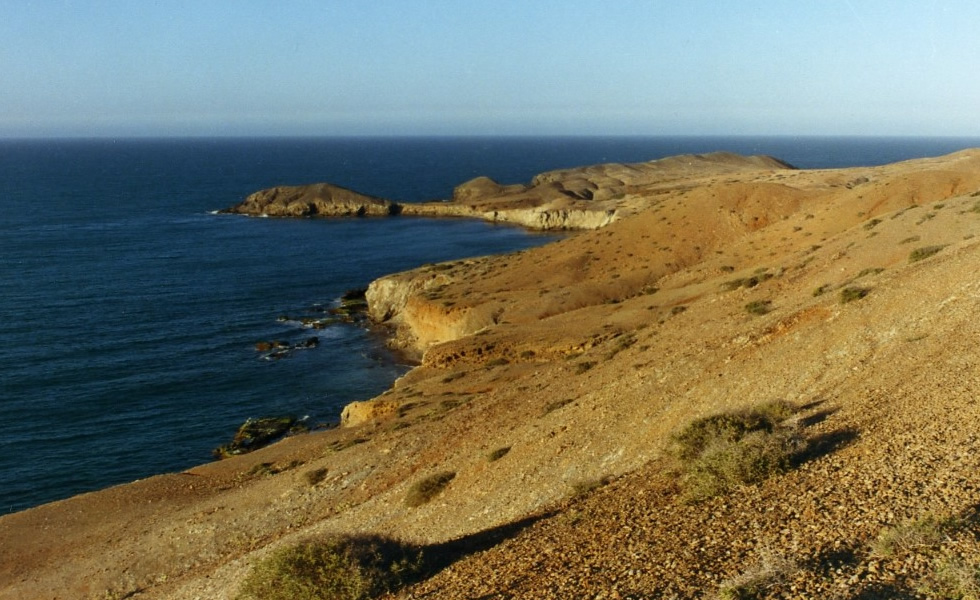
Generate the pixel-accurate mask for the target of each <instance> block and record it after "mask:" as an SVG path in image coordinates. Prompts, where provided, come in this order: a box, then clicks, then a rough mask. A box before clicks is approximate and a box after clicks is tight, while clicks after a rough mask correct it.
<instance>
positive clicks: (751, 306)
mask: <svg viewBox="0 0 980 600" xmlns="http://www.w3.org/2000/svg"><path fill="white" fill-rule="evenodd" d="M771 310H772V300H755V301H752V302H749V303H748V304H746V305H745V312H747V313H749V314H750V315H764V314H766V313H768V312H769V311H771Z"/></svg>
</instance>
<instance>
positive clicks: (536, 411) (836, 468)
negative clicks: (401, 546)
mask: <svg viewBox="0 0 980 600" xmlns="http://www.w3.org/2000/svg"><path fill="white" fill-rule="evenodd" d="M725 163H726V165H727V166H726V167H725V168H724V169H718V168H717V165H715V166H710V165H704V164H702V165H692V164H691V163H690V161H675V163H674V164H673V166H672V167H671V166H670V165H662V166H663V167H664V168H663V172H662V173H660V174H659V176H658V177H659V179H653V180H650V181H647V182H646V183H643V184H642V185H635V186H634V187H632V188H630V190H629V193H628V194H626V195H624V197H623V198H622V201H623V202H624V203H629V207H630V214H629V215H626V216H624V217H623V218H621V219H620V220H618V221H616V222H615V223H613V224H611V225H609V226H607V227H604V228H602V229H599V230H596V231H588V232H583V233H579V234H576V235H574V236H571V237H569V238H567V239H565V240H563V241H561V242H558V243H555V244H551V245H549V246H545V247H543V248H538V249H534V250H528V251H524V252H520V253H517V254H513V255H508V256H503V257H492V258H485V259H475V260H470V261H460V262H457V263H451V264H448V265H440V266H436V267H426V268H424V269H420V270H418V271H415V272H411V273H408V274H402V275H397V276H395V277H393V278H392V279H391V280H390V282H389V284H388V288H387V291H386V292H385V294H387V295H384V294H382V295H381V296H380V297H379V298H380V300H379V301H383V300H384V299H387V300H389V301H391V304H390V306H389V307H388V309H386V310H385V311H383V312H384V313H385V316H389V317H392V323H393V324H394V325H397V327H398V328H399V333H398V338H399V339H400V340H401V342H402V343H403V344H405V345H407V346H409V347H413V348H415V349H417V350H418V351H420V352H422V351H424V358H423V361H422V366H420V367H419V368H417V369H415V370H414V371H412V372H411V373H409V374H408V375H407V376H405V377H404V378H403V379H401V380H400V381H399V382H398V383H397V384H396V386H395V387H394V388H393V389H392V390H391V391H389V392H388V393H386V394H385V395H383V396H382V397H381V398H380V399H379V401H378V404H379V413H381V414H385V415H386V416H385V417H384V418H381V419H378V420H374V421H370V422H367V423H365V424H362V425H359V426H357V427H351V428H346V429H341V430H336V431H328V432H321V433H316V434H310V435H306V436H301V437H296V438H290V439H288V440H286V441H284V442H282V443H280V444H277V445H275V446H273V447H270V448H268V449H266V450H263V451H260V452H257V453H254V454H251V455H246V456H243V457H239V458H236V459H232V460H228V461H223V462H221V463H215V464H211V465H204V466H201V467H198V468H195V469H192V470H190V471H188V472H186V473H180V474H173V475H167V476H162V477H156V478H151V479H148V480H145V481H141V482H137V483H134V484H131V485H128V486H120V487H117V488H113V489H110V490H106V491H103V492H99V493H96V494H88V495H84V496H80V497H77V498H73V499H70V500H67V501H64V502H59V503H54V504H51V505H46V506H43V507H39V508H37V509H33V510H29V511H24V512H22V513H18V514H14V515H9V516H5V517H2V518H0V540H2V548H3V550H2V552H3V560H2V561H0V598H88V597H91V598H104V597H107V596H108V597H131V598H230V597H233V596H234V594H235V590H236V586H237V583H238V582H239V581H240V580H241V578H242V577H243V576H244V574H245V573H246V572H247V570H248V568H249V565H250V564H252V563H253V562H254V561H255V560H257V559H258V558H260V557H261V556H263V555H264V554H265V553H266V552H268V551H269V549H271V548H274V547H277V546H278V545H280V544H285V543H290V542H292V541H295V540H297V539H302V538H303V537H306V536H311V535H319V534H323V533H326V532H338V531H340V532H351V531H365V532H377V533H384V534H390V535H394V536H397V537H400V538H403V539H406V540H409V541H413V542H418V543H422V544H439V543H442V542H446V541H447V540H452V539H455V538H461V537H463V538H464V539H465V542H466V543H465V544H463V545H460V546H458V547H457V549H462V548H465V549H466V550H465V551H464V550H460V551H459V556H458V558H459V560H458V561H457V562H455V563H454V564H452V565H451V566H449V567H448V568H446V569H444V570H443V571H441V572H439V573H437V574H435V575H434V576H433V577H432V578H431V579H429V580H428V581H425V582H422V583H420V584H418V585H417V586H415V588H413V589H410V590H407V591H406V592H405V593H404V595H405V596H406V597H416V598H423V597H424V598H574V597H609V598H616V597H621V598H641V597H642V598H659V597H680V598H688V597H703V596H710V595H712V594H714V593H715V592H716V591H717V590H718V588H719V585H720V584H721V583H722V581H724V580H725V579H727V578H731V577H734V576H736V575H738V574H739V573H742V572H745V571H747V570H751V569H752V568H753V567H754V566H755V565H757V564H759V563H760V562H768V563H770V564H776V563H779V564H784V563H789V562H792V563H795V564H796V568H794V569H786V570H785V571H786V573H787V575H786V577H785V582H783V583H781V584H780V585H778V586H776V587H773V588H772V589H771V590H769V591H768V592H767V593H769V594H770V595H772V596H773V597H807V598H826V597H840V598H872V597H882V598H894V597H916V594H917V593H918V592H917V591H916V590H917V589H919V588H920V587H921V586H922V585H923V582H925V581H927V580H928V578H929V577H930V574H931V573H933V572H934V571H935V569H936V565H938V564H941V563H943V561H945V563H943V564H953V563H957V561H960V562H966V563H969V564H974V565H976V564H980V545H978V542H977V539H978V537H980V536H978V534H980V522H978V521H977V518H976V514H975V513H976V508H977V507H978V506H980V505H978V503H980V495H978V494H980V471H978V466H980V464H978V462H980V454H978V452H977V450H978V434H977V433H976V430H977V423H978V421H977V417H978V416H980V414H978V412H980V407H978V405H977V402H976V398H977V392H978V389H977V388H978V387H980V377H978V373H980V364H978V362H980V358H978V354H977V351H976V340H977V339H980V337H978V336H980V324H978V322H977V319H976V318H975V315H976V314H978V311H980V282H978V280H977V278H976V267H975V265H976V264H978V261H980V241H978V238H975V237H974V236H975V235H976V234H977V233H980V212H978V211H980V209H977V208H975V207H976V206H977V203H978V198H977V197H974V195H973V194H975V193H977V192H978V190H980V151H965V152H961V153H957V154H953V155H950V156H947V157H941V158H936V159H928V160H918V161H909V162H906V163H899V164H895V165H888V166H884V167H877V168H858V169H846V170H835V171H796V170H789V169H783V168H778V166H777V165H773V164H771V163H767V164H764V165H762V166H761V167H760V165H759V164H758V163H755V164H753V163H752V161H742V160H740V159H738V158H737V157H727V158H726V159H725ZM607 171H608V169H607ZM565 177H566V178H567V177H568V175H567V174H566V175H565ZM620 179H621V178H620ZM624 206H625V204H624ZM624 210H625V209H624ZM933 245H939V246H942V247H943V248H942V250H941V251H939V252H938V253H937V254H935V255H934V256H931V257H930V258H927V259H925V260H922V261H917V262H910V261H909V255H910V253H911V252H912V251H913V250H914V249H916V248H921V247H926V246H933ZM751 277H755V278H756V279H757V280H758V284H757V285H754V286H752V287H745V286H740V287H735V286H734V285H733V284H732V282H734V281H735V280H738V279H742V280H746V279H749V278H751ZM413 282H416V283H418V282H422V283H421V284H418V285H414V287H413ZM428 282H434V283H428ZM848 285H850V286H860V287H863V288H866V289H867V290H868V291H869V293H868V295H867V296H866V297H865V298H863V299H861V300H858V301H855V302H851V303H847V304H842V303H841V302H840V300H839V293H840V290H841V288H843V287H845V286H848ZM404 289H410V290H412V291H411V292H410V293H408V294H403V295H402V296H404V297H402V296H399V295H398V293H397V292H398V290H404ZM818 289H821V290H822V293H819V294H815V291H816V290H818ZM762 300H767V301H770V302H771V309H772V310H771V312H769V313H768V314H765V315H762V316H754V315H752V314H749V313H748V312H747V311H746V310H745V305H746V304H748V303H749V302H752V301H762ZM773 399H783V400H787V401H789V402H792V403H794V404H795V405H796V406H798V407H800V413H799V417H798V418H799V420H800V423H801V427H802V431H803V432H804V433H805V435H806V436H807V437H808V438H810V439H811V449H810V451H809V453H808V455H807V460H806V461H804V462H803V463H802V464H801V465H800V466H799V467H798V468H796V469H795V470H793V471H791V472H790V473H788V474H786V475H782V476H779V477H776V478H773V479H770V480H768V481H766V482H765V483H763V484H761V485H757V486H750V487H746V488H743V489H740V490H738V491H737V492H735V493H733V494H730V495H727V496H724V497H721V498H716V499H714V500H711V501H708V502H707V503H703V504H698V505H689V504H685V503H684V502H682V501H681V500H680V497H679V493H678V488H677V484H676V481H675V479H674V478H673V477H672V476H671V475H670V473H669V469H667V468H666V466H665V462H664V460H663V456H664V449H665V445H666V443H667V440H668V438H669V435H670V434H671V433H672V432H675V431H677V430H678V429H679V428H681V427H682V426H683V425H684V424H686V423H688V422H690V420H692V419H694V418H696V417H698V416H704V415H708V414H713V413H715V412H719V411H723V410H726V409H730V408H733V407H741V406H748V405H753V404H756V403H759V402H762V401H766V400H773ZM501 447H510V448H511V450H510V452H509V453H507V454H506V456H504V457H503V458H501V459H500V460H497V461H493V462H490V461H488V460H487V454H488V453H489V452H491V451H492V450H495V449H497V448H501ZM263 463H264V464H265V465H266V466H265V467H264V468H259V469H256V468H255V467H256V465H262V464H263ZM321 468H323V469H326V470H327V474H326V478H325V479H324V480H323V481H321V482H319V483H316V484H310V483H309V481H308V479H307V477H306V474H307V473H309V472H310V471H312V470H314V469H321ZM442 470H452V471H455V472H456V473H457V475H456V478H455V479H454V480H453V482H452V483H451V484H450V486H449V487H448V488H447V489H446V491H445V492H444V493H443V494H442V495H440V496H439V497H437V498H436V500H434V501H433V502H432V503H430V504H427V505H424V506H422V507H419V508H409V507H407V506H406V505H405V503H404V496H405V493H406V491H407V489H408V487H409V486H410V485H411V484H412V483H413V482H414V481H417V480H418V479H420V478H421V477H423V476H425V475H428V474H431V473H433V472H437V471H442ZM605 477H611V478H612V482H611V483H610V484H609V485H607V486H605V487H601V488H599V489H597V490H595V491H593V492H591V493H590V494H588V495H586V496H583V497H573V496H575V490H576V489H577V488H578V487H579V484H581V483H582V482H589V481H595V480H598V479H600V478H605ZM928 513H935V514H940V515H958V516H960V517H962V520H961V523H960V525H958V527H957V528H956V529H955V530H950V531H949V532H947V534H946V537H945V539H944V540H943V541H942V543H941V544H938V545H936V546H935V547H920V548H916V549H914V550H913V551H909V552H905V553H899V554H898V555H895V556H891V557H884V558H883V557H878V556H875V555H873V554H872V553H871V552H870V550H869V548H870V544H871V543H872V542H873V540H874V538H875V537H876V536H877V535H878V534H879V532H881V531H882V530H883V529H884V528H886V527H889V526H894V525H896V524H899V523H901V522H903V521H904V520H906V519H915V518H919V517H922V516H923V515H926V514H928ZM501 527H503V529H500V528H501ZM954 559H955V560H954Z"/></svg>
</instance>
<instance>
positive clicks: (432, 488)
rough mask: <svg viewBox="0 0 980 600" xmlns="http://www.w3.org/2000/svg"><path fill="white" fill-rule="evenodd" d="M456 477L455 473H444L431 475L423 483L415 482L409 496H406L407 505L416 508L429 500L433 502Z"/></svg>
mask: <svg viewBox="0 0 980 600" xmlns="http://www.w3.org/2000/svg"><path fill="white" fill-rule="evenodd" d="M455 477H456V473H454V472H453V471H443V472H442V473H436V474H435V475H430V476H429V477H426V478H425V479H422V480H421V481H417V482H415V484H413V485H412V487H411V488H409V490H408V495H407V496H405V504H407V505H408V506H410V507H412V508H414V507H416V506H422V505H423V504H425V503H426V502H428V501H429V500H432V499H433V498H435V497H436V496H438V495H439V494H440V493H442V490H444V489H445V488H446V486H447V485H449V482H450V481H452V480H453V479H454V478H455Z"/></svg>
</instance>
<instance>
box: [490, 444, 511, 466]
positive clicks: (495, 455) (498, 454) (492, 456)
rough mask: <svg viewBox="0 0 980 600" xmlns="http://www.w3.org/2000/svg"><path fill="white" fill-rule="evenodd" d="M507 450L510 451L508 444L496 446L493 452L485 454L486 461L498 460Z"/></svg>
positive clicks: (505, 454)
mask: <svg viewBox="0 0 980 600" xmlns="http://www.w3.org/2000/svg"><path fill="white" fill-rule="evenodd" d="M508 452H510V446H504V447H502V448H497V449H496V450H494V451H493V452H491V453H490V454H488V455H487V462H494V461H498V460H500V459H501V458H503V457H505V456H507V453H508Z"/></svg>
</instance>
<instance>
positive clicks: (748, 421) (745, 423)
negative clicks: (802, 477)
mask: <svg viewBox="0 0 980 600" xmlns="http://www.w3.org/2000/svg"><path fill="white" fill-rule="evenodd" d="M792 412H793V409H792V407H791V406H790V405H789V404H787V403H785V402H771V403H767V404H763V405H760V406H758V407H755V408H752V409H749V410H744V411H738V412H731V413H723V414H719V415H713V416H710V417H705V418H703V419H698V420H696V421H694V422H692V423H691V424H690V425H688V426H687V427H686V428H684V430H683V431H681V432H680V433H678V434H676V435H675V436H674V438H673V441H674V454H675V456H676V457H677V459H678V461H679V462H680V468H681V482H682V485H683V487H684V492H685V496H686V498H687V499H688V500H690V501H699V500H704V499H707V498H711V497H713V496H717V495H720V494H723V493H725V492H727V491H729V490H731V489H733V488H735V487H737V486H739V485H747V484H753V483H758V482H760V481H762V480H764V479H766V478H767V477H769V476H771V475H774V474H777V473H781V472H783V471H786V470H788V469H789V467H790V466H791V460H792V458H793V456H794V455H795V454H796V453H797V452H799V450H800V449H801V447H802V442H801V440H800V438H799V436H798V434H797V433H796V431H795V429H793V428H791V427H786V426H783V425H782V422H783V421H785V420H786V419H787V417H789V416H790V415H791V414H792Z"/></svg>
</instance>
